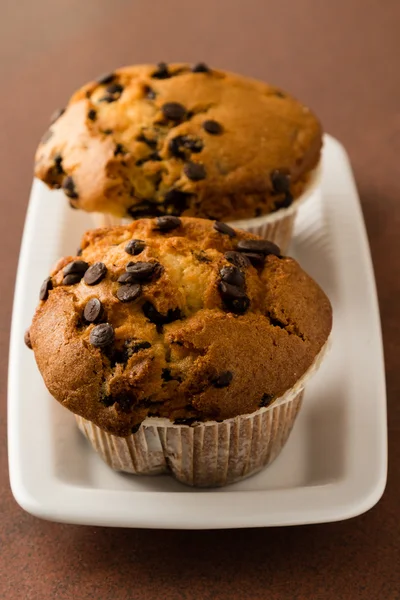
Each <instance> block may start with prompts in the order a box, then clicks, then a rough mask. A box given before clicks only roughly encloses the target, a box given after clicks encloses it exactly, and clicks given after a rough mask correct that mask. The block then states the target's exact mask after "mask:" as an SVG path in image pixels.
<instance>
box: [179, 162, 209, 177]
mask: <svg viewBox="0 0 400 600" xmlns="http://www.w3.org/2000/svg"><path fill="white" fill-rule="evenodd" d="M183 172H184V173H185V175H186V177H188V179H191V180H192V181H200V180H201V179H205V177H206V170H205V167H204V165H202V164H201V163H194V162H187V163H186V164H185V166H184V167H183Z"/></svg>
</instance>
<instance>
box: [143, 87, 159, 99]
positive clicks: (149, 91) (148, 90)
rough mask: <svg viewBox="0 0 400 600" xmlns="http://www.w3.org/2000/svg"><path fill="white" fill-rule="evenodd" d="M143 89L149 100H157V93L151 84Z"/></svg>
mask: <svg viewBox="0 0 400 600" xmlns="http://www.w3.org/2000/svg"><path fill="white" fill-rule="evenodd" d="M143 91H144V94H145V96H146V98H148V99H149V100H155V98H156V93H155V91H154V90H153V89H152V88H151V87H150V86H149V85H145V86H144V88H143Z"/></svg>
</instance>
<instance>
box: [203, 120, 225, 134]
mask: <svg viewBox="0 0 400 600" xmlns="http://www.w3.org/2000/svg"><path fill="white" fill-rule="evenodd" d="M203 129H204V131H207V133H210V134H211V135H219V134H220V133H222V132H223V127H222V125H221V124H220V123H218V121H213V120H212V119H209V120H208V121H204V123H203Z"/></svg>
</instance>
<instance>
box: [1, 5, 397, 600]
mask: <svg viewBox="0 0 400 600" xmlns="http://www.w3.org/2000/svg"><path fill="white" fill-rule="evenodd" d="M278 7H279V8H278ZM3 9H4V14H3V18H2V19H1V20H0V28H1V36H0V49H1V52H0V56H1V75H2V79H1V82H2V94H1V100H0V102H1V107H2V110H1V111H0V123H1V127H0V139H1V144H0V148H1V153H2V154H1V161H0V169H1V189H2V193H1V200H0V202H1V208H2V211H3V212H2V214H3V216H2V218H1V221H0V239H1V242H2V251H1V252H0V273H1V279H0V281H1V284H0V285H1V294H0V297H1V312H0V350H1V352H0V367H1V373H0V374H1V376H0V390H1V419H0V440H1V442H0V476H1V485H0V514H1V519H0V542H1V543H0V573H1V576H0V597H2V598H6V599H7V600H20V599H21V598H27V599H29V600H43V599H44V598H46V599H53V598H55V599H57V600H58V599H60V600H64V599H68V600H69V599H70V598H79V599H80V600H81V599H82V600H86V599H90V598H95V599H96V600H108V599H115V600H125V599H126V600H130V599H131V598H132V597H133V598H137V600H153V599H155V598H157V599H158V598H164V599H166V600H170V599H171V600H180V599H190V600H192V599H196V600H197V599H200V598H201V599H203V600H211V599H218V600H228V599H229V600H231V599H232V598H235V599H236V598H238V599H241V598H243V599H247V600H261V599H264V598H268V599H269V600H278V599H279V600H282V599H283V600H296V599H301V600H310V599H311V598H312V599H313V600H377V599H381V598H385V599H388V600H398V598H399V596H400V584H399V576H398V564H399V537H400V528H399V498H400V479H399V477H398V468H399V464H400V405H399V397H400V374H399V370H398V365H399V355H400V347H399V340H400V319H399V301H398V298H399V296H400V278H399V276H398V273H399V271H400V256H399V252H398V240H399V235H400V210H399V198H400V180H399V177H398V160H399V155H400V115H399V95H400V73H399V69H398V56H399V51H400V47H399V38H398V23H399V19H400V5H399V2H398V0H387V1H386V2H385V3H378V2H376V0H350V1H349V0H337V2H330V3H327V2H320V1H319V0H299V1H298V2H289V1H288V0H285V1H283V2H280V3H279V4H278V3H267V2H264V1H263V0H248V1H246V2H236V1H235V2H233V1H230V2H228V0H223V1H221V2H218V3H217V2H213V1H212V0H204V1H203V2H202V3H196V4H194V3H182V2H178V0H176V1H171V0H167V1H165V2H158V3H156V5H155V3H150V2H146V1H145V0H140V1H139V0H138V1H136V2H129V3H128V2H111V0H110V1H106V0H104V1H103V2H101V3H100V2H98V1H97V0H86V1H85V2H78V1H77V0H69V1H68V2H67V0H60V1H59V2H57V3H56V2H50V1H45V0H37V1H36V2H28V1H25V2H19V3H11V2H7V3H5V7H3ZM66 57H68V61H67V60H66ZM180 59H183V60H187V61H190V62H195V61H197V60H205V61H208V62H210V63H212V64H215V65H218V66H221V67H222V68H227V69H234V70H237V71H239V72H243V73H246V74H248V75H250V76H255V77H259V78H264V79H266V80H270V81H274V82H275V83H276V84H277V85H279V86H281V87H282V88H284V89H288V90H290V91H291V92H292V93H293V94H294V95H296V96H298V97H300V98H302V99H303V100H304V102H306V103H307V104H308V105H309V106H311V107H312V108H313V109H315V111H316V113H317V114H318V115H319V116H320V118H321V120H322V122H323V124H324V127H325V129H326V130H327V131H329V132H330V133H332V134H333V135H335V136H337V137H338V138H339V139H340V140H341V141H342V142H343V143H344V144H345V146H346V148H347V149H348V151H349V154H350V158H351V160H352V163H353V167H354V171H355V176H356V180H357V184H358V188H359V191H360V195H361V200H362V205H363V210H364V215H365V219H366V223H367V229H368V234H369V238H370V243H371V250H372V257H373V261H374V265H375V269H376V279H377V285H378V293H379V300H380V306H381V313H382V322H383V335H384V343H385V359H386V374H387V387H388V406H389V479H388V485H387V489H386V491H385V494H384V496H383V498H382V500H381V501H380V502H379V504H378V505H377V506H376V507H375V508H373V509H372V510H371V511H370V512H368V513H367V514H365V515H363V516H361V517H357V518H355V519H352V520H350V521H347V522H343V523H332V524H327V525H318V526H305V527H294V528H284V529H260V530H246V531H205V532H191V531H139V530H137V531H135V530H108V529H101V528H94V527H73V526H68V525H58V524H53V523H46V522H43V521H39V520H38V519H35V518H34V517H31V516H29V515H27V514H25V513H24V512H23V511H22V510H20V509H19V508H18V506H17V505H16V504H15V502H14V500H13V498H12V496H11V492H10V489H9V485H8V474H7V455H6V445H5V444H6V422H5V415H6V411H5V403H6V367H7V353H8V330H9V320H10V314H11V302H12V282H13V280H14V276H15V269H16V264H17V256H18V249H19V244H20V235H21V232H22V226H23V220H24V210H25V207H26V204H27V200H28V193H29V187H30V183H31V176H32V161H33V154H34V151H35V148H36V145H37V143H38V140H39V137H40V135H41V133H42V131H43V130H44V128H45V127H46V123H47V119H48V115H49V114H51V112H52V110H53V109H54V107H57V106H60V105H62V104H63V103H64V102H65V99H66V98H67V97H68V96H69V92H70V90H71V89H74V88H77V87H78V86H79V85H81V84H83V83H84V82H85V81H87V80H88V79H90V78H91V77H93V75H96V74H97V73H101V72H102V71H107V70H109V69H112V68H113V66H114V65H115V64H123V63H127V62H146V61H153V62H157V61H158V60H171V61H172V60H180ZM49 82H51V84H52V85H51V86H49Z"/></svg>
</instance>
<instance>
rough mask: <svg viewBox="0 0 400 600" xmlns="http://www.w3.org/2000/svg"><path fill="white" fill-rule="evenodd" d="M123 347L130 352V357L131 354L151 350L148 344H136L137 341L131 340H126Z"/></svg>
mask: <svg viewBox="0 0 400 600" xmlns="http://www.w3.org/2000/svg"><path fill="white" fill-rule="evenodd" d="M125 346H126V347H127V348H128V350H129V351H130V355H131V356H132V354H136V353H137V352H139V351H140V350H147V349H148V348H151V344H150V342H145V341H143V342H138V341H137V340H133V341H132V340H126V342H125Z"/></svg>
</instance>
